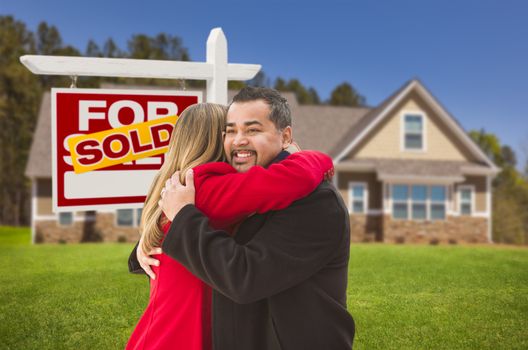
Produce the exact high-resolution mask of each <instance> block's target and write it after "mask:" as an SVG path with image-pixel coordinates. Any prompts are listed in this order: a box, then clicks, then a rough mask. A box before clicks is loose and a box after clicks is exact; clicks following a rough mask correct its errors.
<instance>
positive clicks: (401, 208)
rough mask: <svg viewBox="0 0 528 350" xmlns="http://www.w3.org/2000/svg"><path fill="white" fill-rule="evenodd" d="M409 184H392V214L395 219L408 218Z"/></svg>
mask: <svg viewBox="0 0 528 350" xmlns="http://www.w3.org/2000/svg"><path fill="white" fill-rule="evenodd" d="M408 197H409V186H407V185H394V186H392V215H393V216H394V218H395V219H408V218H409V214H408V202H409V198H408Z"/></svg>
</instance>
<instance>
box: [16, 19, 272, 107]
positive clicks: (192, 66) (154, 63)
mask: <svg viewBox="0 0 528 350" xmlns="http://www.w3.org/2000/svg"><path fill="white" fill-rule="evenodd" d="M206 56H207V59H206V62H181V61H160V60H138V59H129V58H97V57H68V56H39V55H25V56H22V57H20V62H22V64H24V65H25V66H26V67H27V68H28V69H29V70H30V71H31V72H33V73H34V74H40V75H68V76H72V77H78V76H99V77H127V78H158V79H194V80H206V81H207V99H206V101H207V102H214V103H221V104H224V105H225V104H227V82H228V80H249V79H252V78H253V77H255V75H256V74H257V73H258V71H259V70H260V68H261V65H259V64H235V63H228V60H227V40H226V37H225V35H224V32H223V31H222V28H214V29H213V30H211V33H210V34H209V38H208V39H207V55H206Z"/></svg>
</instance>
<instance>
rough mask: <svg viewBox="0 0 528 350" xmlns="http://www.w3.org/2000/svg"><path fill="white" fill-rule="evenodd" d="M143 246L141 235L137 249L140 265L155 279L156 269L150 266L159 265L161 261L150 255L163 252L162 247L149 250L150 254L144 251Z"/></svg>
mask: <svg viewBox="0 0 528 350" xmlns="http://www.w3.org/2000/svg"><path fill="white" fill-rule="evenodd" d="M142 246H143V237H141V239H140V240H139V244H138V247H137V250H136V257H137V259H138V262H139V265H140V266H141V268H142V269H143V270H144V271H145V273H146V274H147V275H148V276H149V277H150V278H152V279H153V280H155V279H156V274H155V273H154V271H152V269H151V268H150V266H159V263H160V262H159V260H156V259H154V258H152V257H150V255H155V254H161V248H153V249H152V250H151V251H150V252H148V255H147V254H145V252H143V248H142Z"/></svg>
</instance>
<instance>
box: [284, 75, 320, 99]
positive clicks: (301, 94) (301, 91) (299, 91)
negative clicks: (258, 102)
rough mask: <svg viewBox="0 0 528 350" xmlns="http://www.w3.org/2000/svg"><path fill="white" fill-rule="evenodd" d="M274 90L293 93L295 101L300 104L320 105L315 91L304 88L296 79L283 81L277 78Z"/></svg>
mask: <svg viewBox="0 0 528 350" xmlns="http://www.w3.org/2000/svg"><path fill="white" fill-rule="evenodd" d="M275 89H276V90H279V91H291V92H293V93H295V96H296V97H297V101H299V103H300V104H312V105H313V104H319V103H321V101H320V99H319V95H318V94H317V91H316V90H315V89H314V88H313V87H310V88H308V89H307V88H306V87H305V86H304V85H303V84H302V83H301V82H300V81H299V80H298V79H290V80H289V81H285V80H284V79H282V78H280V77H278V78H277V79H276V80H275Z"/></svg>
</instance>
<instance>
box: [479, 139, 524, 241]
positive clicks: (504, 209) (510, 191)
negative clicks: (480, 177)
mask: <svg viewBox="0 0 528 350" xmlns="http://www.w3.org/2000/svg"><path fill="white" fill-rule="evenodd" d="M469 136H470V137H471V138H472V139H473V140H474V141H475V143H477V144H478V145H479V147H480V148H481V149H482V151H483V152H484V153H486V154H487V155H488V157H489V158H490V159H491V160H492V161H493V162H494V163H495V164H497V165H498V166H499V167H501V168H502V170H501V172H500V173H499V174H498V175H497V177H496V178H495V179H494V181H493V216H492V222H493V225H492V226H493V239H494V241H495V242H501V243H510V244H528V182H527V180H526V179H525V178H523V177H522V175H521V174H520V173H519V172H518V171H517V169H516V168H515V166H516V163H517V157H516V156H515V152H514V151H513V149H512V148H511V147H510V146H508V145H504V146H502V145H501V143H500V140H499V138H498V137H497V136H496V135H494V134H492V133H487V132H486V131H485V130H484V129H481V130H480V131H476V130H472V131H470V132H469Z"/></svg>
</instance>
